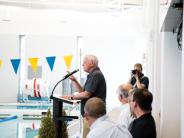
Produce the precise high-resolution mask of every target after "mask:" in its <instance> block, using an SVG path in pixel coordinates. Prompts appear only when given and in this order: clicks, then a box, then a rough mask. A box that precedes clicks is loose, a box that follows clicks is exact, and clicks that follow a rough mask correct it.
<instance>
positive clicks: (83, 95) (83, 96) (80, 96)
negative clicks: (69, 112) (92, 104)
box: [72, 91, 91, 100]
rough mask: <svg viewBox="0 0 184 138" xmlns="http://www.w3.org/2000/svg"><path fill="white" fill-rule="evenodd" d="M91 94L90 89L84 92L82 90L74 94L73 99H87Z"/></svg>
mask: <svg viewBox="0 0 184 138" xmlns="http://www.w3.org/2000/svg"><path fill="white" fill-rule="evenodd" d="M90 96H91V92H88V91H84V92H80V93H78V94H76V95H73V96H72V99H74V100H82V99H87V98H89V97H90Z"/></svg>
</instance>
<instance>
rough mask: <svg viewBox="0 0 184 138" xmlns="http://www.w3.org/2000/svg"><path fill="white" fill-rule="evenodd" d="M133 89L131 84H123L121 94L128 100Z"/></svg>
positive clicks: (120, 88)
mask: <svg viewBox="0 0 184 138" xmlns="http://www.w3.org/2000/svg"><path fill="white" fill-rule="evenodd" d="M131 89H132V85H131V84H122V85H120V86H119V92H120V93H119V94H120V95H122V96H123V97H124V98H128V93H129V91H130V90H131Z"/></svg>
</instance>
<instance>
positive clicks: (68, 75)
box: [50, 69, 79, 99]
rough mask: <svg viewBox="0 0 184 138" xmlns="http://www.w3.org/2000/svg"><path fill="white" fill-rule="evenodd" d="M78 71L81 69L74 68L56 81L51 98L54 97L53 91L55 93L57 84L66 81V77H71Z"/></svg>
mask: <svg viewBox="0 0 184 138" xmlns="http://www.w3.org/2000/svg"><path fill="white" fill-rule="evenodd" d="M78 71H79V69H76V70H74V71H72V72H70V73H68V74H66V75H65V76H64V77H63V78H62V79H61V80H60V81H58V82H57V83H56V85H55V86H54V88H53V90H52V93H51V95H50V99H53V93H54V90H55V88H56V86H57V85H58V84H59V83H60V82H62V81H64V80H65V79H67V78H68V77H70V76H71V75H73V74H74V73H76V72H78Z"/></svg>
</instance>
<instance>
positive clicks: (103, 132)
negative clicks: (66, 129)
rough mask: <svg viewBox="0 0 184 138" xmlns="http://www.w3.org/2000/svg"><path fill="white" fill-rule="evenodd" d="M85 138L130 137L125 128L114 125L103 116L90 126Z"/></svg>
mask: <svg viewBox="0 0 184 138" xmlns="http://www.w3.org/2000/svg"><path fill="white" fill-rule="evenodd" d="M87 138H132V136H131V134H130V133H129V131H128V129H127V128H125V127H124V126H119V125H117V124H115V123H114V122H113V121H112V120H110V118H109V117H108V116H106V115H104V116H102V117H100V118H98V119H97V120H96V121H95V122H94V123H93V124H92V125H91V127H90V131H89V133H88V135H87Z"/></svg>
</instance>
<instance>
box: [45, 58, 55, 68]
mask: <svg viewBox="0 0 184 138" xmlns="http://www.w3.org/2000/svg"><path fill="white" fill-rule="evenodd" d="M55 59H56V57H46V60H47V63H48V64H49V67H50V70H51V71H52V70H53V67H54V62H55Z"/></svg>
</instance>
